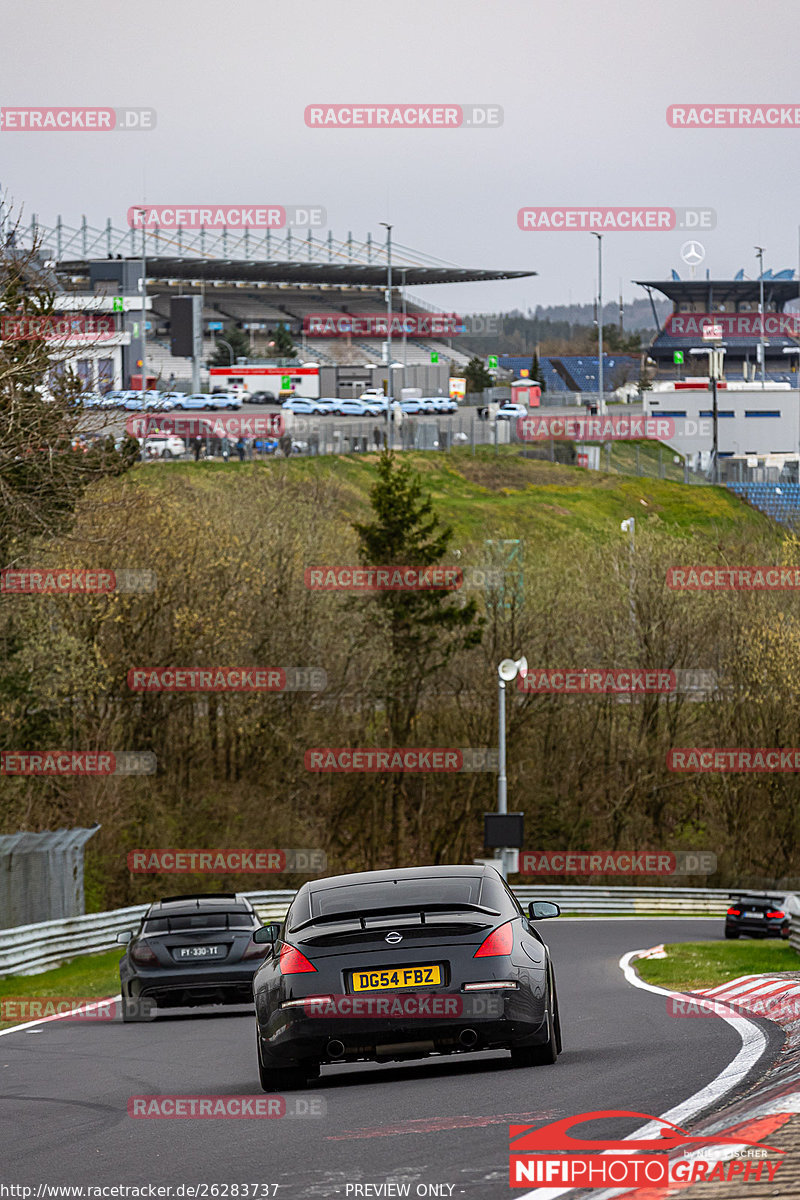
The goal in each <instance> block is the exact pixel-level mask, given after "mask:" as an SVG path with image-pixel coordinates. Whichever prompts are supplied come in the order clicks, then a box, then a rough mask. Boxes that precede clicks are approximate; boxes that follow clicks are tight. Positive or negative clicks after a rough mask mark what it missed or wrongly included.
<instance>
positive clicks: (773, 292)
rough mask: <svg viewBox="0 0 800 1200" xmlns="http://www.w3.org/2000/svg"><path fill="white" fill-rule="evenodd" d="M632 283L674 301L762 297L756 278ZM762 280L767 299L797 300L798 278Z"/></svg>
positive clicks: (729, 301)
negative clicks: (650, 289)
mask: <svg viewBox="0 0 800 1200" xmlns="http://www.w3.org/2000/svg"><path fill="white" fill-rule="evenodd" d="M633 282H634V283H636V284H638V285H639V287H643V288H652V289H653V290H654V291H656V292H661V293H662V295H664V296H667V297H668V298H669V299H670V300H672V301H673V303H675V304H680V303H686V302H687V301H692V302H693V303H695V304H707V303H708V299H709V296H713V302H714V305H717V304H736V303H740V302H741V301H745V300H749V301H751V302H753V303H757V302H758V299H759V287H760V284H759V281H758V280H757V279H663V280H642V279H634V280H633ZM763 282H764V296H765V298H768V299H769V300H770V301H771V302H774V303H777V304H778V305H779V306H780V307H783V305H784V304H786V302H787V301H788V300H796V299H797V296H798V288H800V284H798V283H797V281H796V280H791V279H765V280H764V281H763Z"/></svg>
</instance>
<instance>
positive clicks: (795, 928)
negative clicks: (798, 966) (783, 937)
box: [789, 913, 800, 954]
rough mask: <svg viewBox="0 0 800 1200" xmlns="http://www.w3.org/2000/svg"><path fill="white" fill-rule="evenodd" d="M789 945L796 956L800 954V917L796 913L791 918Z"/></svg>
mask: <svg viewBox="0 0 800 1200" xmlns="http://www.w3.org/2000/svg"><path fill="white" fill-rule="evenodd" d="M789 945H790V946H791V947H792V949H793V950H794V952H795V953H796V954H800V916H797V914H796V913H792V914H791V916H790V918H789Z"/></svg>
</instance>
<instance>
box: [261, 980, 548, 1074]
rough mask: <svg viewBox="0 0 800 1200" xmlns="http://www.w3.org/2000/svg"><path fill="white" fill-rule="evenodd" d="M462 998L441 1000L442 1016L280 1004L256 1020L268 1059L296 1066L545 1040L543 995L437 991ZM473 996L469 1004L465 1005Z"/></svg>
mask: <svg viewBox="0 0 800 1200" xmlns="http://www.w3.org/2000/svg"><path fill="white" fill-rule="evenodd" d="M438 998H439V999H442V1000H449V1001H453V1002H457V1003H454V1004H451V1005H449V1006H448V1005H440V1006H439V1012H438V1014H437V1015H428V1014H426V1013H420V1014H419V1015H416V1016H402V1017H388V1016H372V1015H370V1016H363V1017H362V1016H357V1015H356V1016H350V1015H336V1016H328V1015H325V1013H324V1009H322V1010H321V1013H320V1015H318V1016H312V1015H310V1013H309V1011H308V1009H307V1007H305V1006H304V1007H290V1006H287V1005H283V1006H282V1007H280V1008H278V1009H276V1010H274V1011H273V1012H271V1013H269V1014H265V1013H263V1011H261V1012H260V1011H259V1008H258V1004H257V1009H256V1017H257V1021H258V1028H259V1035H260V1037H261V1045H262V1050H263V1054H264V1057H265V1059H267V1060H269V1061H270V1062H271V1063H272V1064H274V1065H275V1066H282V1065H290V1064H292V1063H297V1062H303V1061H313V1062H347V1061H351V1062H352V1061H355V1060H359V1059H366V1060H373V1061H390V1060H392V1059H398V1058H417V1057H421V1056H424V1055H425V1054H433V1053H445V1054H452V1053H458V1052H461V1053H470V1052H475V1051H480V1050H497V1049H509V1048H510V1047H511V1046H534V1045H539V1044H541V1043H542V1042H545V1041H547V1038H548V1036H549V1019H548V1011H547V1004H546V999H545V998H544V997H542V998H541V999H539V998H537V997H535V996H532V995H530V994H524V993H521V992H506V993H505V994H503V993H494V992H493V993H489V992H487V993H475V994H474V995H472V996H465V995H463V994H462V995H458V994H453V995H446V996H443V995H441V994H440V995H439V997H438ZM466 1001H469V1003H464V1002H466Z"/></svg>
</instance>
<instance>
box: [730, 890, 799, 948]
mask: <svg viewBox="0 0 800 1200" xmlns="http://www.w3.org/2000/svg"><path fill="white" fill-rule="evenodd" d="M788 900H789V897H788V896H767V895H765V894H764V893H763V892H762V893H760V894H758V893H752V892H731V894H730V902H731V903H730V908H729V909H728V911H727V913H726V914H725V937H726V938H738V937H743V936H744V937H754V938H759V937H760V938H766V937H777V938H788V936H789V913H788V911H787V903H788Z"/></svg>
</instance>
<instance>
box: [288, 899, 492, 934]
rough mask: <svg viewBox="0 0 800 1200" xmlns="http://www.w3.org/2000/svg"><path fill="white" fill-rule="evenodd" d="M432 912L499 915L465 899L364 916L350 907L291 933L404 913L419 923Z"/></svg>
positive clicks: (386, 909)
mask: <svg viewBox="0 0 800 1200" xmlns="http://www.w3.org/2000/svg"><path fill="white" fill-rule="evenodd" d="M432 912H476V913H482V914H483V915H484V916H487V917H499V916H500V915H501V914H500V910H499V909H497V908H488V907H487V906H486V905H485V904H469V903H467V901H463V902H459V901H451V902H450V903H449V904H444V903H441V904H440V903H436V904H391V905H386V906H385V907H383V908H371V909H370V911H369V913H367V915H366V916H364V915H363V914H361V913H356V912H353V911H352V909H351V910H348V911H347V912H333V913H325V915H324V916H319V917H310V918H309V920H307V921H301V922H300V924H299V925H294V926H293V927H292V933H296V932H298V930H300V929H306V928H307V927H308V926H309V925H326V924H332V923H335V922H336V921H358V922H359V923H360V925H361V928H362V929H366V928H367V919H368V918H370V917H393V916H400V915H402V914H404V913H418V914H419V919H420V924H421V925H424V924H425V914H426V913H432Z"/></svg>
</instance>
